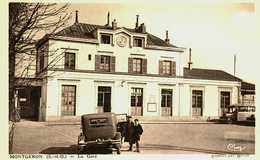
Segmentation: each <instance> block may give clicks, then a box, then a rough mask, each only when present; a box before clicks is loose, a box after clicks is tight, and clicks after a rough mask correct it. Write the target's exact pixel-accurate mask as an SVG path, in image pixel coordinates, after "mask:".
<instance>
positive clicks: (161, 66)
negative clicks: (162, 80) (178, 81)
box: [159, 60, 163, 75]
mask: <svg viewBox="0 0 260 160" xmlns="http://www.w3.org/2000/svg"><path fill="white" fill-rule="evenodd" d="M159 74H160V75H162V74H163V61H162V60H160V61H159Z"/></svg>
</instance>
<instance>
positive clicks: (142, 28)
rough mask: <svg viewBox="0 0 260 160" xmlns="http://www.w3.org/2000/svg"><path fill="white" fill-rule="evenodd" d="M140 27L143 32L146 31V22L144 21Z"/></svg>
mask: <svg viewBox="0 0 260 160" xmlns="http://www.w3.org/2000/svg"><path fill="white" fill-rule="evenodd" d="M140 27H141V32H142V33H145V32H146V27H145V25H144V23H142V24H141V26H140Z"/></svg>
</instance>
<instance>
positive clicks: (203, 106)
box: [190, 86, 205, 117]
mask: <svg viewBox="0 0 260 160" xmlns="http://www.w3.org/2000/svg"><path fill="white" fill-rule="evenodd" d="M193 90H200V91H202V113H201V116H198V117H203V116H204V112H205V86H191V87H190V117H194V116H193V115H192V91H193ZM196 117H197V116H196Z"/></svg>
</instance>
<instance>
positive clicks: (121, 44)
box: [116, 36, 127, 47]
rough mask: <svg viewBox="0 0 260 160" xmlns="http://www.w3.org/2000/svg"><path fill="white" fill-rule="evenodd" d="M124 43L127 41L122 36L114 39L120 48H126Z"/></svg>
mask: <svg viewBox="0 0 260 160" xmlns="http://www.w3.org/2000/svg"><path fill="white" fill-rule="evenodd" d="M126 41H127V39H126V37H124V36H118V37H117V38H116V43H117V45H118V46H120V47H125V46H126Z"/></svg>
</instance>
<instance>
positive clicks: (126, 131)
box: [123, 116, 134, 144]
mask: <svg viewBox="0 0 260 160" xmlns="http://www.w3.org/2000/svg"><path fill="white" fill-rule="evenodd" d="M126 118H127V121H126V123H125V125H124V127H123V137H124V138H123V139H124V140H123V142H129V144H130V141H131V138H132V135H133V128H134V122H133V120H132V117H131V116H127V117H126Z"/></svg>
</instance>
